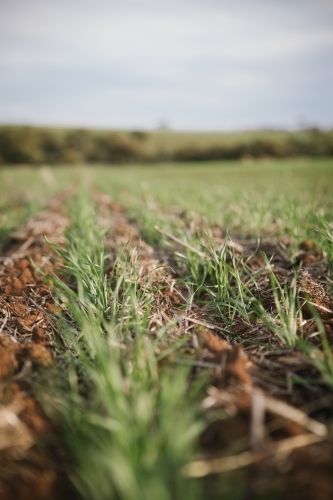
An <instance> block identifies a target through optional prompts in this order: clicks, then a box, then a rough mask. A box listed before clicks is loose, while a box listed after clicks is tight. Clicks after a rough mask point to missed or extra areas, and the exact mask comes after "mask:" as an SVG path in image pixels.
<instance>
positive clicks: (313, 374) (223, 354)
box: [0, 158, 333, 500]
mask: <svg viewBox="0 0 333 500" xmlns="http://www.w3.org/2000/svg"><path fill="white" fill-rule="evenodd" d="M332 195H333V160H332V158H329V159H327V158H317V159H311V158H297V159H274V160H273V159H269V158H267V159H260V160H253V159H243V160H242V161H229V162H228V161H224V162H209V163H208V162H207V163H205V162H203V163H200V164H198V163H182V164H177V163H173V164H166V163H160V164H158V165H155V164H148V165H122V166H113V167H110V166H103V165H99V166H92V165H91V166H82V167H79V166H75V167H73V166H70V167H66V166H58V167H53V168H50V167H46V166H42V167H23V166H15V167H13V166H10V167H9V166H8V167H5V166H4V167H2V168H1V169H0V388H1V390H0V498H1V499H4V500H14V499H15V500H28V499H36V500H51V499H54V500H58V499H59V500H60V499H61V500H63V499H67V498H68V499H69V498H71V499H86V500H109V499H119V500H183V499H184V498H188V499H189V500H206V499H208V498H209V499H213V500H214V499H220V498H225V499H235V500H242V499H249V500H250V499H263V500H264V499H270V500H273V499H284V500H285V499H287V500H288V499H293V500H298V499H299V500H304V499H309V500H311V499H313V500H314V499H316V500H318V499H319V500H331V499H332V498H333V475H332V470H333V353H332V347H333V299H332V297H333V196H332Z"/></svg>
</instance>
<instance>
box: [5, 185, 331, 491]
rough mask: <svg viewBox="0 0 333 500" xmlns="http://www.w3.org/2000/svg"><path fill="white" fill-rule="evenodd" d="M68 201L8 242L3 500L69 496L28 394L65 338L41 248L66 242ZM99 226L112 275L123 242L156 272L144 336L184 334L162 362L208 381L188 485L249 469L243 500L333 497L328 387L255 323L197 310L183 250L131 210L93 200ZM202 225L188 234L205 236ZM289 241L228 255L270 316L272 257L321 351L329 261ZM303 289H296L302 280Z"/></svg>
mask: <svg viewBox="0 0 333 500" xmlns="http://www.w3.org/2000/svg"><path fill="white" fill-rule="evenodd" d="M67 196H68V193H66V194H64V195H62V196H60V197H57V198H55V199H54V200H52V201H51V202H50V204H49V206H48V207H47V208H46V209H45V210H44V211H43V212H41V213H40V214H39V216H37V217H36V218H34V219H32V220H30V221H29V222H28V223H27V224H26V225H25V226H23V227H22V228H20V229H19V230H18V231H16V232H15V233H13V234H12V236H11V239H10V240H9V241H8V243H7V245H6V247H5V249H4V252H3V254H2V256H1V260H0V287H1V288H0V404H1V406H0V433H1V439H0V498H1V499H5V500H7V499H8V500H11V499H18V500H21V499H22V500H28V499H29V500H30V499H36V500H49V499H60V498H61V499H66V498H73V494H72V493H71V491H70V487H69V485H68V482H67V481H66V479H65V477H66V474H65V473H66V469H67V471H68V467H69V464H68V461H67V458H66V452H65V450H64V449H63V447H62V446H61V442H59V437H58V435H57V429H56V428H55V427H54V424H53V423H52V422H51V421H50V419H49V418H48V417H47V415H46V414H45V413H44V412H43V409H42V407H41V406H40V404H39V403H38V401H37V400H36V399H35V398H34V396H33V395H32V390H31V387H30V385H29V381H30V377H31V374H32V373H33V374H35V376H36V374H37V376H38V372H39V370H47V369H52V366H53V363H54V358H55V356H56V354H57V353H56V349H55V342H54V339H55V336H56V335H57V332H56V329H55V326H54V323H53V319H52V314H53V313H54V312H56V305H55V300H54V296H53V291H52V281H51V280H48V277H50V276H51V275H52V273H54V272H56V271H57V270H56V269H55V267H54V261H53V258H52V251H51V250H50V247H49V246H48V245H47V244H46V243H45V236H46V237H47V238H48V240H49V241H50V242H51V243H60V244H61V241H62V239H61V238H62V234H63V232H64V230H65V229H66V227H67V226H68V220H67V218H66V217H65V215H64V213H63V205H64V201H65V199H66V197H67ZM95 198H96V202H97V204H98V209H99V224H100V225H101V227H104V228H105V229H107V238H106V244H107V246H108V247H109V250H110V258H109V261H108V262H107V264H106V269H105V272H106V274H107V275H108V276H109V278H110V279H111V280H112V279H113V278H114V276H115V254H116V250H117V248H118V247H119V246H122V245H125V244H126V245H127V250H128V252H129V258H131V259H132V261H133V262H134V263H135V265H136V268H137V273H138V276H139V278H140V279H141V282H142V286H143V283H144V280H145V278H146V277H147V276H148V275H149V276H151V280H152V282H153V285H156V286H154V290H155V291H154V297H153V299H154V306H153V313H152V315H151V318H150V322H149V327H148V332H147V334H148V335H151V336H152V337H154V336H156V335H157V332H158V330H159V329H160V328H161V327H162V326H164V325H168V324H170V320H172V322H173V324H174V326H173V328H171V329H170V333H169V337H168V340H167V341H166V343H165V345H164V346H161V347H160V348H159V353H162V352H163V350H164V349H165V348H167V347H168V345H169V344H170V343H171V342H173V341H174V340H175V339H178V338H181V337H184V336H186V338H187V340H186V342H185V343H184V345H183V346H182V348H181V350H180V351H177V352H174V353H173V354H169V355H168V356H166V357H164V358H163V360H162V361H161V366H162V365H163V364H165V363H178V362H179V358H182V359H183V360H185V361H186V360H188V361H189V362H190V363H191V364H192V367H193V368H192V377H193V380H194V379H195V378H196V376H197V375H198V373H199V372H201V371H202V370H205V371H207V370H208V372H209V374H210V384H209V387H208V388H207V394H206V397H205V398H204V400H203V401H202V408H203V410H204V412H205V413H206V415H207V426H206V429H205V430H204V431H203V433H202V435H201V437H200V443H199V449H198V453H197V457H196V459H197V460H196V461H195V462H193V463H192V464H189V466H188V468H187V470H186V473H187V474H188V475H189V476H192V477H203V476H206V475H214V474H227V473H230V472H232V471H238V470H239V469H242V468H244V467H245V468H247V471H248V480H247V498H249V499H250V498H257V497H258V496H260V495H261V494H263V493H265V492H267V491H269V492H270V491H272V492H277V494H278V495H280V496H281V498H284V499H287V500H288V499H289V498H290V499H291V498H292V499H296V500H297V499H304V498H307V499H309V500H311V499H316V500H318V499H319V500H326V499H327V500H330V499H331V498H333V475H332V472H331V471H332V470H333V469H332V468H333V444H332V443H333V441H332V432H331V430H330V428H331V423H332V419H333V394H332V390H331V389H329V388H328V386H327V385H326V384H325V383H324V381H323V379H322V376H321V375H320V373H319V372H318V371H317V370H316V369H315V368H314V366H313V363H311V362H310V360H309V358H308V357H307V356H306V355H305V354H304V353H302V352H301V351H299V350H295V349H288V348H286V347H285V345H283V344H282V343H281V341H280V340H279V339H278V338H277V337H276V336H274V335H273V334H272V333H271V332H270V331H269V330H268V329H267V328H266V327H265V326H264V325H262V324H260V323H259V322H258V321H257V320H256V318H255V317H254V318H252V319H251V321H250V322H246V321H245V320H244V319H243V318H242V317H240V316H236V317H235V318H234V320H233V323H232V325H231V326H230V324H227V323H226V321H225V320H224V318H221V317H218V316H217V315H216V314H215V313H214V312H212V309H211V308H209V307H207V306H204V305H202V303H200V302H199V301H198V302H197V301H191V300H189V297H188V292H187V291H186V289H185V288H184V287H182V286H180V285H179V284H177V280H178V278H179V277H182V276H183V274H182V273H183V272H184V269H183V268H182V266H181V265H180V263H179V261H178V260H177V259H176V258H175V254H174V251H175V250H178V251H180V252H181V251H183V248H182V242H178V243H177V242H176V243H175V242H173V249H172V250H171V249H170V248H169V247H161V246H160V247H158V248H153V247H152V246H150V245H148V244H147V243H146V242H145V241H144V240H143V239H142V238H141V236H140V232H139V230H138V228H137V226H136V225H135V223H133V221H130V220H129V219H128V217H127V215H126V212H125V210H124V208H123V207H122V206H121V205H119V204H117V203H115V202H113V201H112V200H110V199H109V198H108V197H107V196H103V195H101V194H99V193H95ZM200 224H201V221H200V220H198V221H197V224H196V225H195V224H194V225H193V224H192V226H191V227H189V228H188V230H189V231H200ZM211 231H212V234H213V237H214V242H215V244H216V247H219V246H220V245H222V244H223V243H224V242H225V237H226V235H225V234H224V233H223V231H222V230H221V229H220V228H211ZM290 244H291V242H290V241H289V240H288V239H287V238H285V239H284V240H283V241H278V240H275V239H274V238H267V239H262V240H261V242H260V245H259V246H258V243H257V241H256V240H251V239H247V240H241V239H238V240H237V239H235V241H234V242H233V244H230V248H229V251H230V258H231V254H232V253H233V254H234V255H236V257H237V256H240V255H244V256H245V257H246V259H247V266H248V272H249V273H252V274H255V273H257V272H258V270H259V269H260V270H261V275H260V279H259V282H258V290H257V293H259V294H260V297H261V299H262V301H263V303H264V305H265V308H266V310H267V311H270V312H274V308H275V302H274V297H273V293H272V286H271V282H270V268H269V267H268V266H267V263H266V262H265V260H264V258H263V256H262V253H263V252H264V253H265V254H266V255H267V257H268V258H269V259H270V266H271V268H273V270H274V272H275V275H276V276H277V278H278V280H279V282H280V284H281V286H283V287H287V288H288V287H289V288H290V287H292V286H296V287H297V290H298V291H299V294H300V298H301V300H302V310H303V321H302V325H299V330H300V331H301V330H302V334H303V335H304V336H305V337H307V338H308V339H309V340H310V341H311V342H312V344H313V346H315V347H317V348H320V338H319V337H318V336H317V337H311V335H312V334H313V332H315V331H316V324H315V321H314V319H313V312H314V311H315V312H316V314H317V315H318V316H319V317H320V318H321V320H322V322H323V325H324V327H325V331H326V334H327V339H328V342H329V345H330V347H331V343H333V312H332V311H333V303H332V299H331V297H330V295H329V293H328V289H327V281H326V278H327V276H328V264H327V260H326V256H325V255H324V253H323V252H322V251H321V250H320V249H319V248H318V247H317V246H316V245H315V244H314V243H312V242H306V241H305V242H302V244H301V245H300V247H299V251H298V252H296V254H295V255H294V258H293V260H290V258H289V257H288V255H287V253H286V251H285V250H286V248H288V246H289V245H290ZM295 270H297V273H298V274H297V275H298V277H297V280H296V283H294V273H295Z"/></svg>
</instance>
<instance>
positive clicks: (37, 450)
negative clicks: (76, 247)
mask: <svg viewBox="0 0 333 500" xmlns="http://www.w3.org/2000/svg"><path fill="white" fill-rule="evenodd" d="M66 197H67V194H65V195H63V196H61V197H58V198H56V199H53V200H51V201H50V203H49V205H48V207H47V208H46V209H45V210H44V211H43V212H41V213H40V214H39V215H38V216H37V217H36V218H34V219H31V220H30V221H28V223H27V224H25V225H24V226H22V227H21V228H20V229H19V230H17V231H16V232H15V233H13V234H12V235H11V238H10V239H9V240H8V241H7V243H6V246H5V248H4V250H3V252H2V255H1V259H0V405H1V406H0V498H1V499H3V500H32V499H34V500H44V499H48V500H49V499H60V498H61V499H65V498H73V496H70V495H71V493H70V487H69V484H68V482H67V479H66V476H65V471H64V464H65V463H66V454H65V451H64V450H63V449H62V447H61V444H60V443H59V438H58V436H57V432H56V429H55V428H54V425H53V424H52V423H51V421H50V420H49V418H48V417H47V416H46V415H45V413H44V411H43V409H42V407H41V405H40V404H39V403H38V401H37V400H36V399H35V397H34V396H33V395H32V391H31V387H30V379H31V375H32V374H34V375H35V376H38V371H39V370H40V369H41V368H42V369H47V368H50V367H51V366H52V364H53V356H54V352H55V351H54V342H53V340H54V335H55V327H54V324H53V321H52V313H54V312H55V310H56V305H55V302H54V297H53V293H52V285H51V282H49V283H47V277H48V276H50V274H51V273H53V272H54V265H53V261H52V252H51V251H50V247H49V246H47V244H46V242H45V237H47V238H48V239H49V241H50V242H51V243H60V242H61V235H62V233H63V232H64V230H65V228H66V227H67V225H68V220H67V219H66V217H64V215H63V213H62V204H63V201H64V198H66Z"/></svg>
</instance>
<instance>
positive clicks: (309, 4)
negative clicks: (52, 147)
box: [0, 0, 333, 131]
mask: <svg viewBox="0 0 333 500" xmlns="http://www.w3.org/2000/svg"><path fill="white" fill-rule="evenodd" d="M0 123H8V124H9V123H13V124H14V123H20V124H22V123H23V124H32V125H37V124H39V125H59V126H75V127H102V128H118V129H119V128H125V129H153V128H156V127H158V126H160V125H162V124H165V125H167V126H169V127H170V128H173V129H179V130H207V131H208V130H235V129H252V128H262V127H269V128H274V127H275V128H297V127H299V126H320V127H333V0H232V1H231V0H228V1H225V0H118V1H115V0H93V1H90V0H89V1H88V0H56V1H55V0H54V1H48V0H0Z"/></svg>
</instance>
